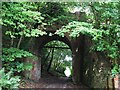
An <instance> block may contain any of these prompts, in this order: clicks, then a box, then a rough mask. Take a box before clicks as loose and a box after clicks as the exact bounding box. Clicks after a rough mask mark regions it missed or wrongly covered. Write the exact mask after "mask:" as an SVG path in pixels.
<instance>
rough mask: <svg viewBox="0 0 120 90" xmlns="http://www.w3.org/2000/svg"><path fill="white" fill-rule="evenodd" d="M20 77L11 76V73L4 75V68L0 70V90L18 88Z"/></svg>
mask: <svg viewBox="0 0 120 90" xmlns="http://www.w3.org/2000/svg"><path fill="white" fill-rule="evenodd" d="M19 81H20V77H19V76H13V72H12V71H9V72H7V73H5V70H4V68H2V69H1V70H0V90H2V89H9V90H12V89H15V88H18V86H19Z"/></svg>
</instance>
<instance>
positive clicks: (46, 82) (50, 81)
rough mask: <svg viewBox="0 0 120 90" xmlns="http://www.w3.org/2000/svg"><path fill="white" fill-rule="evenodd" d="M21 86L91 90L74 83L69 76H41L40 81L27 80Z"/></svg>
mask: <svg viewBox="0 0 120 90" xmlns="http://www.w3.org/2000/svg"><path fill="white" fill-rule="evenodd" d="M20 87H21V88H34V89H35V88H39V90H40V88H42V89H43V90H49V89H55V90H61V89H64V90H89V89H88V88H87V87H85V86H84V85H82V84H81V85H79V86H77V85H74V84H73V83H72V81H71V80H70V79H68V78H67V77H59V78H58V77H54V76H51V77H47V78H41V79H40V81H39V82H37V83H35V82H32V81H29V80H25V83H24V84H22V85H21V86H20Z"/></svg>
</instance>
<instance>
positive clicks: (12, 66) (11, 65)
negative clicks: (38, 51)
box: [2, 48, 36, 72]
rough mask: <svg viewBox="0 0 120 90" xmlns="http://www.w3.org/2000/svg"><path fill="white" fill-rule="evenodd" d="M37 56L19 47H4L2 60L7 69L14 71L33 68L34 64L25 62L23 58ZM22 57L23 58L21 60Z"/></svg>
mask: <svg viewBox="0 0 120 90" xmlns="http://www.w3.org/2000/svg"><path fill="white" fill-rule="evenodd" d="M26 57H31V58H36V56H34V55H33V54H31V53H29V52H27V51H24V50H20V49H17V48H3V55H2V62H3V67H5V70H7V71H9V70H12V71H13V72H21V71H24V70H30V69H32V64H30V63H24V60H22V58H26ZM20 58H21V60H19V59H20Z"/></svg>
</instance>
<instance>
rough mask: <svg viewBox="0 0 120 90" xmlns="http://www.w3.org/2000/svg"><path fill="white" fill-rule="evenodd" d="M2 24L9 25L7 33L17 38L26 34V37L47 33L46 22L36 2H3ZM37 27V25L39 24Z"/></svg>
mask: <svg viewBox="0 0 120 90" xmlns="http://www.w3.org/2000/svg"><path fill="white" fill-rule="evenodd" d="M2 20H3V21H2V24H3V26H6V27H9V29H8V30H7V31H6V35H9V36H10V37H11V38H16V37H19V36H22V35H24V36H25V37H38V36H40V35H43V34H46V33H45V32H44V31H42V30H43V29H44V25H45V23H43V22H42V20H44V18H43V17H42V16H41V13H40V12H38V11H37V6H35V4H34V3H30V2H29V3H24V2H19V3H12V2H11V3H8V2H7V3H3V4H2ZM38 23H39V25H38V26H37V27H39V28H35V25H36V24H38Z"/></svg>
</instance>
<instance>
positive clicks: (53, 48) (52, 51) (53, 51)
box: [47, 48, 54, 72]
mask: <svg viewBox="0 0 120 90" xmlns="http://www.w3.org/2000/svg"><path fill="white" fill-rule="evenodd" d="M53 54H54V48H53V50H52V57H51V60H50V63H49V65H48V68H47V72H49V70H50V67H51V64H52V61H53Z"/></svg>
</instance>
